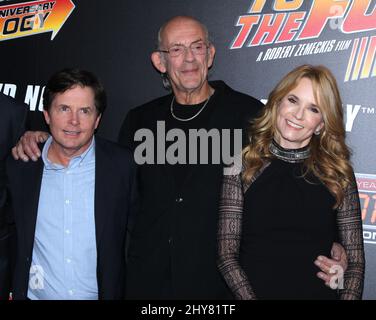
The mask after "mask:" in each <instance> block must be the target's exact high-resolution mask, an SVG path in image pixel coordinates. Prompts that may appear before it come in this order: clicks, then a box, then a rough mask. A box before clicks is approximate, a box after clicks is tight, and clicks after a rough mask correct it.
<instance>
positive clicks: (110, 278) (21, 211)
mask: <svg viewBox="0 0 376 320" xmlns="http://www.w3.org/2000/svg"><path fill="white" fill-rule="evenodd" d="M95 142H96V144H95V161H96V166H95V200H94V201H95V204H94V210H95V232H96V246H97V256H98V258H97V280H98V291H99V292H98V294H99V299H122V298H123V297H124V286H125V237H126V226H127V220H128V215H129V214H130V212H131V211H132V210H133V205H134V204H135V199H136V193H135V184H134V181H135V165H134V162H133V155H132V153H131V152H130V151H129V150H127V149H125V148H122V147H120V146H118V145H116V144H115V143H112V142H109V141H106V140H104V139H101V138H100V137H96V138H95ZM8 167H9V181H10V192H11V201H12V207H13V209H14V219H15V225H16V229H17V256H16V267H15V272H14V279H13V298H14V299H25V298H26V295H27V289H28V281H29V270H30V265H31V258H32V252H33V244H34V236H35V226H36V220H37V213H38V201H39V193H40V188H41V181H42V175H43V167H44V165H43V161H42V160H41V159H39V160H38V161H37V162H32V161H29V162H26V163H25V162H22V161H14V160H13V159H11V158H9V161H8Z"/></svg>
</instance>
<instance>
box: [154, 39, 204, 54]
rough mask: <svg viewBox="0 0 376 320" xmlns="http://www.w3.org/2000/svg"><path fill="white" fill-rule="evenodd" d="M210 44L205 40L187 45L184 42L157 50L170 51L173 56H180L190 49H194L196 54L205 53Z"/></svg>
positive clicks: (193, 51)
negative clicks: (166, 48)
mask: <svg viewBox="0 0 376 320" xmlns="http://www.w3.org/2000/svg"><path fill="white" fill-rule="evenodd" d="M208 47H209V46H208V45H207V44H206V43H204V42H193V43H191V44H190V45H189V47H186V46H185V45H182V44H177V45H174V46H172V47H171V48H169V49H168V50H157V51H158V52H164V53H168V54H169V55H170V56H171V57H174V58H175V57H179V56H180V55H182V54H183V53H186V51H187V50H188V49H190V50H191V51H192V53H193V54H194V55H195V56H196V55H204V54H206V50H207V49H208Z"/></svg>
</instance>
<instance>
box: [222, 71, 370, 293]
mask: <svg viewBox="0 0 376 320" xmlns="http://www.w3.org/2000/svg"><path fill="white" fill-rule="evenodd" d="M349 158H350V152H349V149H348V148H347V146H346V144H345V130H344V126H343V112H342V104H341V98H340V95H339V91H338V87H337V84H336V81H335V78H334V77H333V75H332V74H331V72H330V71H329V70H328V69H327V68H325V67H323V66H310V65H303V66H300V67H298V68H296V69H294V70H293V71H291V72H290V73H289V74H287V75H286V76H285V77H284V78H283V79H282V80H281V81H280V82H279V83H278V84H277V86H276V87H275V88H274V90H273V91H272V92H271V94H270V95H269V99H268V103H267V105H266V106H265V108H264V110H263V112H262V114H261V115H260V117H258V118H257V119H255V120H254V121H253V123H252V125H251V130H250V134H249V144H248V146H247V147H246V148H245V149H244V150H243V156H242V160H243V165H242V169H241V173H240V174H235V173H234V174H233V175H225V176H224V182H223V187H222V196H221V206H220V218H219V230H218V250H219V259H218V266H219V270H220V272H221V273H222V275H223V277H224V279H225V281H226V282H227V285H228V286H229V288H230V289H231V291H232V292H233V294H234V296H235V297H236V298H237V299H338V298H340V299H360V298H361V294H362V289H363V280H364V248H363V238H362V222H361V214H360V204H359V197H358V191H357V186H356V181H355V177H354V173H353V170H352V167H351V165H350V162H349ZM234 172H236V170H234ZM334 241H337V242H340V243H341V244H342V246H343V247H344V248H345V251H346V254H347V257H348V268H347V270H346V271H345V273H344V282H343V284H342V283H339V288H340V290H332V288H329V287H328V286H325V284H324V283H323V282H322V281H321V280H320V279H319V278H317V276H316V274H317V272H318V271H319V270H318V268H317V267H316V266H315V265H314V264H313V261H314V260H315V258H316V256H317V255H325V256H329V255H330V248H331V246H332V243H333V242H334ZM292 266H293V267H292ZM334 271H339V272H340V271H341V270H334ZM341 288H342V289H341Z"/></svg>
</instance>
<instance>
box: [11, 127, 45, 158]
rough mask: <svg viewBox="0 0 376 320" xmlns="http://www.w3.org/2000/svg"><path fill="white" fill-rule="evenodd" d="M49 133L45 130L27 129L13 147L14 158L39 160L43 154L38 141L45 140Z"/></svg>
mask: <svg viewBox="0 0 376 320" xmlns="http://www.w3.org/2000/svg"><path fill="white" fill-rule="evenodd" d="M48 137H49V134H48V133H47V132H44V131H26V132H25V133H24V135H23V136H22V137H21V138H20V140H19V141H18V142H17V144H16V145H15V146H14V147H13V149H12V155H13V158H14V159H16V160H19V159H21V160H22V161H25V162H27V161H29V159H32V160H33V161H37V160H38V158H39V157H40V156H41V151H40V149H39V147H38V143H42V142H45V141H46V140H47V139H48Z"/></svg>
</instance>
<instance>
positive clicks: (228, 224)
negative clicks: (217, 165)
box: [218, 174, 256, 300]
mask: <svg viewBox="0 0 376 320" xmlns="http://www.w3.org/2000/svg"><path fill="white" fill-rule="evenodd" d="M242 215H243V188H242V182H241V176H240V174H237V175H224V178H223V183H222V193H221V200H220V207H219V222H218V255H219V256H218V268H219V271H220V272H221V274H222V276H223V277H224V279H225V281H226V283H227V285H228V286H229V288H230V290H231V291H232V293H233V294H234V295H235V298H236V299H239V300H249V299H255V298H256V296H255V294H254V293H253V291H252V288H251V286H250V284H249V281H248V279H247V276H246V274H245V272H244V271H243V269H242V268H241V266H240V264H239V250H240V241H241V228H242Z"/></svg>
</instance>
